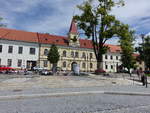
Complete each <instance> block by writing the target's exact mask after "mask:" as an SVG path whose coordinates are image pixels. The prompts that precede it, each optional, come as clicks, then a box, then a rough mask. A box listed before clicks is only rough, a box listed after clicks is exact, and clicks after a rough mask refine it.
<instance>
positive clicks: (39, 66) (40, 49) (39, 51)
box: [37, 32, 41, 67]
mask: <svg viewBox="0 0 150 113" xmlns="http://www.w3.org/2000/svg"><path fill="white" fill-rule="evenodd" d="M37 38H38V45H39V58H38V67H41V66H40V54H41V43H40V37H39V33H38V32H37Z"/></svg>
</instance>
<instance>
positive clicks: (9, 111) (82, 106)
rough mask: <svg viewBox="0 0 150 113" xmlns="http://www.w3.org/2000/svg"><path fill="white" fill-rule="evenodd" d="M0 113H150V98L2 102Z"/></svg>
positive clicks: (99, 96) (84, 97)
mask: <svg viewBox="0 0 150 113" xmlns="http://www.w3.org/2000/svg"><path fill="white" fill-rule="evenodd" d="M0 113H150V97H148V96H145V97H142V96H123V95H106V94H94V95H78V96H63V97H46V98H45V97H43V98H34V99H17V100H7V101H0Z"/></svg>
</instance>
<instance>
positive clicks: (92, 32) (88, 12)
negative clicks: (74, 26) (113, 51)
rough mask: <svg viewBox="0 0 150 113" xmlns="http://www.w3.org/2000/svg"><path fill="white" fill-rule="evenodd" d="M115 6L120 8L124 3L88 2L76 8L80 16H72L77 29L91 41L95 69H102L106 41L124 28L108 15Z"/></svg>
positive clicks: (110, 0)
mask: <svg viewBox="0 0 150 113" xmlns="http://www.w3.org/2000/svg"><path fill="white" fill-rule="evenodd" d="M95 1H96V3H95ZM96 4H97V5H96ZM116 5H117V6H118V5H119V6H122V5H124V2H123V1H122V0H120V1H119V2H117V3H115V2H114V1H113V0H88V1H86V2H84V3H83V4H81V5H79V6H77V7H78V8H79V9H80V10H81V12H82V13H81V15H76V16H74V19H75V20H76V21H77V23H78V26H79V28H80V29H82V31H83V32H84V33H85V35H86V36H87V37H88V38H91V39H92V43H93V49H94V53H95V56H96V59H97V69H99V68H102V55H103V54H105V53H106V52H107V50H108V46H106V45H105V43H106V41H107V40H109V39H111V38H113V36H117V35H118V33H119V32H118V31H120V28H121V27H124V24H122V23H121V22H120V21H119V20H117V19H116V18H115V16H114V15H112V14H111V13H110V12H111V10H112V8H113V7H114V6H116Z"/></svg>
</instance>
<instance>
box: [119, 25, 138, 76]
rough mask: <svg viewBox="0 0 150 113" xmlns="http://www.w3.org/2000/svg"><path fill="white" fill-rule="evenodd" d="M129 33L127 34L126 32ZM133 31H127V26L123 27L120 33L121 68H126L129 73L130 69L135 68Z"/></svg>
mask: <svg viewBox="0 0 150 113" xmlns="http://www.w3.org/2000/svg"><path fill="white" fill-rule="evenodd" d="M128 31H129V32H128ZM133 41H134V31H132V30H129V27H128V25H126V26H124V28H123V29H122V30H121V31H120V41H119V42H120V46H121V50H122V52H121V54H122V57H121V61H122V66H123V67H124V68H127V69H128V71H129V73H130V69H131V68H135V66H136V65H135V64H136V61H135V58H134V56H133V54H134V44H133Z"/></svg>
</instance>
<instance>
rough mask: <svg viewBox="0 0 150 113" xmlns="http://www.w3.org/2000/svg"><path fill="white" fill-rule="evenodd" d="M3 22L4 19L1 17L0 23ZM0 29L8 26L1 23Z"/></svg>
mask: <svg viewBox="0 0 150 113" xmlns="http://www.w3.org/2000/svg"><path fill="white" fill-rule="evenodd" d="M2 20H3V18H2V17H0V22H1V21H2ZM0 27H6V25H5V24H3V23H0Z"/></svg>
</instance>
